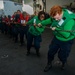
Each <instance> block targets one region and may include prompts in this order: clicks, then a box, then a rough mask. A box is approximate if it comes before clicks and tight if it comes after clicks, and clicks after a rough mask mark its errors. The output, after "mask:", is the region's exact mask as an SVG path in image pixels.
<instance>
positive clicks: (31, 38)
mask: <svg viewBox="0 0 75 75" xmlns="http://www.w3.org/2000/svg"><path fill="white" fill-rule="evenodd" d="M33 41H34V47H35V49H36V50H39V48H40V42H41V41H42V38H41V35H39V36H34V35H32V34H31V33H30V32H28V34H27V50H30V48H31V46H32V42H33Z"/></svg>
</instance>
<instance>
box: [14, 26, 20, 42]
mask: <svg viewBox="0 0 75 75" xmlns="http://www.w3.org/2000/svg"><path fill="white" fill-rule="evenodd" d="M19 33H20V26H18V25H15V26H14V27H13V34H14V39H15V42H17V41H18V35H19Z"/></svg>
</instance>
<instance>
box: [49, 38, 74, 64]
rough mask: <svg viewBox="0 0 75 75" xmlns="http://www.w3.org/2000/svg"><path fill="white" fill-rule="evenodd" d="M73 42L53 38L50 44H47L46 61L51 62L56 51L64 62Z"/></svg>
mask: <svg viewBox="0 0 75 75" xmlns="http://www.w3.org/2000/svg"><path fill="white" fill-rule="evenodd" d="M72 44H73V40H70V41H65V42H64V41H60V40H58V39H57V38H55V37H54V38H53V40H52V42H51V44H50V45H49V51H48V63H49V62H52V60H53V59H54V55H55V54H56V53H57V52H58V58H59V59H60V61H61V62H62V63H63V64H64V63H66V61H67V58H68V56H69V53H70V51H71V47H72Z"/></svg>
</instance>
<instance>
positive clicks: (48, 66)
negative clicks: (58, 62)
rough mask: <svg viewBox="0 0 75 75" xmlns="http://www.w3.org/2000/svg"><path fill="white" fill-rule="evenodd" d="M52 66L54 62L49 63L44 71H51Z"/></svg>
mask: <svg viewBox="0 0 75 75" xmlns="http://www.w3.org/2000/svg"><path fill="white" fill-rule="evenodd" d="M51 68H52V63H48V64H47V65H46V67H45V69H44V72H47V71H49V70H50V69H51Z"/></svg>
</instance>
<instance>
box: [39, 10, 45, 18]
mask: <svg viewBox="0 0 75 75" xmlns="http://www.w3.org/2000/svg"><path fill="white" fill-rule="evenodd" d="M42 14H43V15H44V16H45V18H44V19H46V14H45V12H44V11H40V12H39V13H38V18H39V19H40V16H41V15H42Z"/></svg>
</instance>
